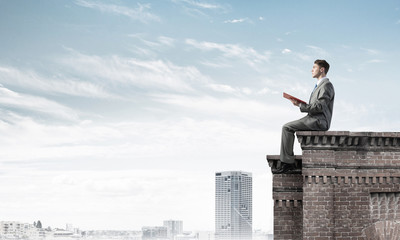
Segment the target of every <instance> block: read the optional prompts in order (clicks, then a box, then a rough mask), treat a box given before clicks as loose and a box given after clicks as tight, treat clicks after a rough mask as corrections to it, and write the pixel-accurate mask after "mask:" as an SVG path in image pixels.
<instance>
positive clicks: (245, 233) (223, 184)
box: [215, 171, 253, 240]
mask: <svg viewBox="0 0 400 240" xmlns="http://www.w3.org/2000/svg"><path fill="white" fill-rule="evenodd" d="M252 209H253V206H252V174H251V173H247V172H240V171H231V172H217V173H215V239H216V240H223V239H226V240H250V239H252V221H253V216H252Z"/></svg>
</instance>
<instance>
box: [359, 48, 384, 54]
mask: <svg viewBox="0 0 400 240" xmlns="http://www.w3.org/2000/svg"><path fill="white" fill-rule="evenodd" d="M361 50H363V51H365V52H367V53H368V54H369V55H379V54H380V53H381V52H380V51H379V50H376V49H368V48H361Z"/></svg>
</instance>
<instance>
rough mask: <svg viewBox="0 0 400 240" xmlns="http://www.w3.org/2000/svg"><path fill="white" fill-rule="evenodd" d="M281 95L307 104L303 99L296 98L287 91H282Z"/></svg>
mask: <svg viewBox="0 0 400 240" xmlns="http://www.w3.org/2000/svg"><path fill="white" fill-rule="evenodd" d="M283 97H284V98H287V99H289V100H290V99H293V100H296V101H298V102H299V103H304V104H307V103H306V102H304V101H303V100H301V99H298V98H296V97H293V96H292V95H290V94H287V93H285V92H284V93H283Z"/></svg>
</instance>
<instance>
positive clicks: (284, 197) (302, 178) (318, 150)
mask: <svg viewBox="0 0 400 240" xmlns="http://www.w3.org/2000/svg"><path fill="white" fill-rule="evenodd" d="M297 137H298V140H299V142H300V144H301V147H302V150H303V151H302V156H297V159H298V160H297V162H299V163H300V164H298V166H297V167H296V168H298V170H296V171H294V172H293V173H288V174H274V176H273V199H274V238H275V239H285V240H290V239H307V240H334V239H335V240H364V239H365V240H369V239H374V240H379V239H397V240H399V239H400V133H372V132H366V133H353V132H298V133H297ZM267 159H268V161H269V165H270V166H271V168H272V166H277V165H278V163H276V162H273V161H277V159H279V157H277V156H271V155H270V156H267Z"/></svg>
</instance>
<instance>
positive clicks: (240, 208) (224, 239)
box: [0, 171, 273, 240]
mask: <svg viewBox="0 0 400 240" xmlns="http://www.w3.org/2000/svg"><path fill="white" fill-rule="evenodd" d="M252 188H253V187H252V174H251V173H249V172H243V171H224V172H216V173H215V231H185V229H184V227H183V221H182V220H172V219H170V220H164V221H163V224H162V225H157V226H143V227H142V229H141V230H136V231H135V230H126V231H117V230H82V229H80V228H79V227H75V226H74V225H73V224H70V223H68V224H66V225H65V228H53V227H51V226H47V227H45V225H44V224H43V223H42V222H41V221H40V220H37V221H34V222H33V223H26V222H20V221H4V220H3V219H0V239H1V240H12V239H15V240H17V239H21V240H50V239H58V240H68V239H103V240H108V239H110V240H111V239H122V240H270V239H273V235H272V234H268V233H264V232H262V231H260V230H258V231H253V225H252V220H253V217H252V213H253V207H252V200H253V194H252V192H253V189H252Z"/></svg>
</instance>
